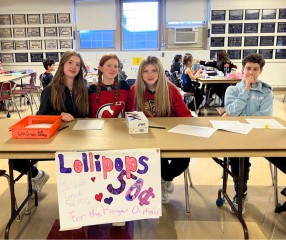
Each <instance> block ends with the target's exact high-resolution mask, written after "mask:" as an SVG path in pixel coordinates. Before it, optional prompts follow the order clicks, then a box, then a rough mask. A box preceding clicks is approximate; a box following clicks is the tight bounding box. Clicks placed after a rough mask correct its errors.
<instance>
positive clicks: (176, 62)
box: [170, 54, 183, 74]
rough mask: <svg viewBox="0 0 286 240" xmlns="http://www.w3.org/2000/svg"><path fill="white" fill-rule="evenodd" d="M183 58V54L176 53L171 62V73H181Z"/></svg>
mask: <svg viewBox="0 0 286 240" xmlns="http://www.w3.org/2000/svg"><path fill="white" fill-rule="evenodd" d="M182 59H183V56H182V55H181V54H177V55H175V57H174V59H173V62H172V64H171V69H170V73H171V74H173V73H175V74H176V72H177V73H178V74H181V68H182Z"/></svg>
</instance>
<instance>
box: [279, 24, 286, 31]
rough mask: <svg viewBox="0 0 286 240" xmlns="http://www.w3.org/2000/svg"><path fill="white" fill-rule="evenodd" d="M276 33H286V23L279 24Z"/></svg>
mask: <svg viewBox="0 0 286 240" xmlns="http://www.w3.org/2000/svg"><path fill="white" fill-rule="evenodd" d="M277 32H286V22H279V23H278V28H277Z"/></svg>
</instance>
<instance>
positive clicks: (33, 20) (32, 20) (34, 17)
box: [27, 14, 41, 24]
mask: <svg viewBox="0 0 286 240" xmlns="http://www.w3.org/2000/svg"><path fill="white" fill-rule="evenodd" d="M27 22H28V24H41V18H40V14H28V15H27Z"/></svg>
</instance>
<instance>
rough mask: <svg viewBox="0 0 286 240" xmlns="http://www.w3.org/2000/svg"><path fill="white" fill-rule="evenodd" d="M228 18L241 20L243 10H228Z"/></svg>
mask: <svg viewBox="0 0 286 240" xmlns="http://www.w3.org/2000/svg"><path fill="white" fill-rule="evenodd" d="M229 20H243V10H242V9H239V10H229Z"/></svg>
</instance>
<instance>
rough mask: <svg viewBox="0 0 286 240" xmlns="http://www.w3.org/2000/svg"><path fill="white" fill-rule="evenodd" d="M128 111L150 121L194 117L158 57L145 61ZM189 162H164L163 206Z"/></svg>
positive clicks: (175, 160) (176, 160) (178, 159)
mask: <svg viewBox="0 0 286 240" xmlns="http://www.w3.org/2000/svg"><path fill="white" fill-rule="evenodd" d="M127 109H128V111H132V110H136V111H143V112H144V114H145V115H146V116H147V117H191V116H192V115H191V113H190V111H189V110H188V108H187V107H186V105H185V103H184V102H183V99H182V96H181V94H180V92H179V91H178V89H177V87H176V86H175V85H174V84H172V83H171V82H170V81H168V80H167V79H166V76H165V72H164V69H163V66H162V64H161V62H160V60H159V59H158V58H157V57H154V56H149V57H147V58H146V59H144V60H143V61H142V62H141V64H140V66H139V70H138V75H137V79H136V83H135V84H134V85H133V86H132V87H131V89H130V98H129V100H128V107H127ZM189 161H190V159H189V158H176V159H169V158H161V177H162V181H161V184H162V203H163V204H167V203H168V202H169V196H168V194H170V193H172V192H173V191H174V184H173V182H172V181H173V179H174V178H175V177H177V176H179V175H180V174H181V173H183V172H184V171H185V170H186V169H187V168H188V166H189Z"/></svg>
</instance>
